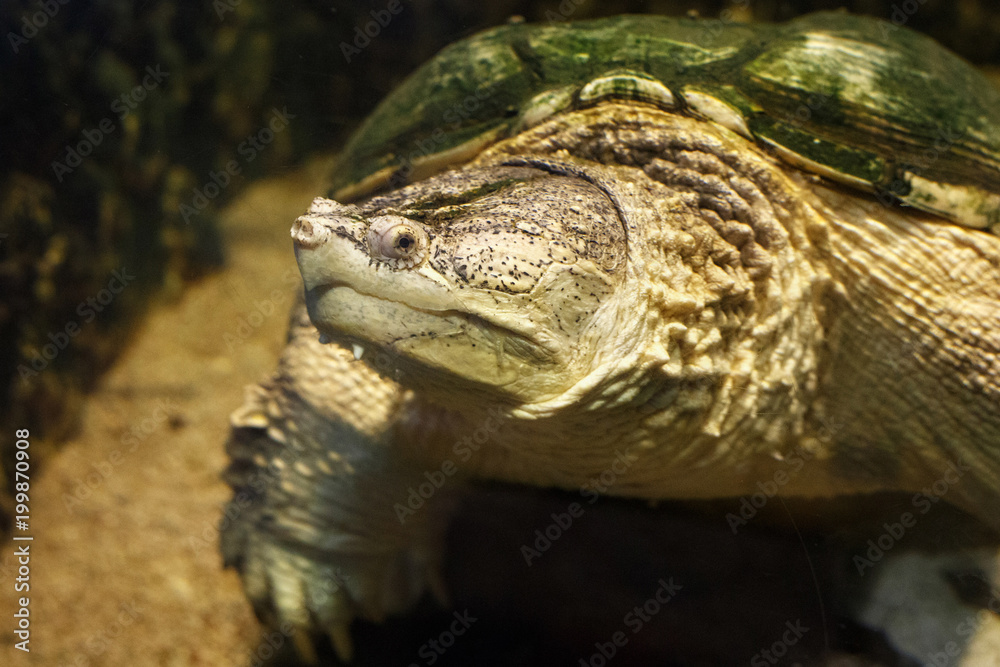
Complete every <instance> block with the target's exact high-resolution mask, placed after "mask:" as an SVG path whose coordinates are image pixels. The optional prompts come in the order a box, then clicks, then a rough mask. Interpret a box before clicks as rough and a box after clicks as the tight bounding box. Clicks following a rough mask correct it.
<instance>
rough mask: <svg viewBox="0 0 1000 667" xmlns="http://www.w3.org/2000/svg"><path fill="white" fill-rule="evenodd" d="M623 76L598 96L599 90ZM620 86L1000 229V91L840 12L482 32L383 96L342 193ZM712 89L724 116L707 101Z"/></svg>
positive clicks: (886, 193) (461, 151) (345, 169)
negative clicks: (768, 20)
mask: <svg viewBox="0 0 1000 667" xmlns="http://www.w3.org/2000/svg"><path fill="white" fill-rule="evenodd" d="M629 76H631V77H634V80H635V82H636V85H635V86H631V87H630V86H629V85H625V84H627V81H626V79H627V78H628V77H629ZM616 77H618V79H619V81H618V82H617V83H615V84H614V85H610V84H605V85H603V86H598V90H599V92H600V94H599V95H597V96H596V97H595V95H594V92H593V91H594V88H595V86H594V85H589V87H588V84H594V82H595V81H598V82H600V81H601V80H602V79H604V80H610V81H614V80H615V78H616ZM657 87H660V88H665V89H666V90H665V92H662V93H661V92H658V91H657ZM630 89H631V90H637V91H638V92H635V93H634V94H630V92H629V90H630ZM651 90H652V91H653V93H652V96H653V97H654V98H658V99H651V95H650V91H651ZM581 91H589V93H587V94H584V95H581ZM694 91H696V92H697V93H698V95H699V97H698V98H697V101H698V103H695V101H696V98H695V97H693V96H692V92H694ZM685 93H687V95H688V97H687V98H686V97H685ZM608 97H618V98H622V99H629V100H631V101H632V102H633V103H636V104H657V105H658V106H661V107H663V108H667V109H671V110H675V111H676V110H680V111H685V112H686V113H689V114H691V115H695V116H698V117H702V118H703V119H707V120H712V121H715V122H717V123H719V124H721V125H723V126H725V127H728V128H729V129H733V130H734V131H737V132H739V133H746V132H748V133H749V135H751V136H752V138H754V139H755V140H756V141H757V142H758V143H759V144H761V145H763V146H766V147H768V148H769V149H770V150H772V151H773V152H775V153H776V154H777V156H778V157H779V158H782V159H783V160H785V161H786V162H789V163H791V164H793V165H795V166H797V167H800V168H803V169H805V170H807V171H811V172H814V173H818V174H820V175H821V176H824V177H827V178H829V179H832V180H835V181H839V182H841V183H842V184H846V185H848V186H850V187H853V188H856V189H861V190H867V191H869V192H877V193H880V194H882V195H883V199H884V200H886V201H889V200H898V201H901V202H903V203H904V204H908V205H912V206H915V207H917V208H919V209H923V210H925V211H928V212H932V213H937V214H939V215H941V216H944V217H946V218H949V219H951V220H952V221H955V222H958V223H961V224H964V225H968V226H972V227H990V226H993V228H994V230H1000V186H998V185H997V184H998V183H1000V93H998V92H997V91H996V89H994V88H993V87H992V86H991V85H990V84H989V82H988V81H987V80H986V79H985V78H984V77H983V76H982V75H981V74H980V73H979V72H977V71H976V70H975V69H974V68H972V67H971V66H970V65H968V64H967V63H966V62H965V61H963V60H961V59H960V58H959V57H957V56H955V55H953V54H952V53H950V52H948V51H947V50H945V49H943V48H942V47H940V46H938V45H937V43H935V42H934V41H933V40H931V39H930V38H928V37H925V36H923V35H921V34H919V33H916V32H914V31H911V30H908V29H906V28H901V27H898V26H895V25H893V24H891V23H887V22H880V21H873V20H871V19H865V18H861V17H855V16H851V15H848V14H844V13H834V12H827V13H819V14H812V15H808V16H805V17H802V18H800V19H797V20H794V21H791V22H789V23H786V24H755V25H744V24H735V23H725V22H722V21H702V20H695V19H687V18H671V17H658V16H619V17H614V18H609V19H597V20H591V21H584V22H577V23H566V24H551V25H527V24H521V23H513V24H509V25H506V26H502V27H499V28H495V29H492V30H489V31H486V32H483V33H480V34H479V35H476V36H473V37H471V38H469V39H466V40H464V41H461V42H458V43H457V44H453V45H451V46H449V47H448V48H446V49H444V50H443V51H442V52H441V53H440V54H439V55H438V56H437V57H436V58H434V59H432V60H431V61H430V62H429V63H427V64H426V65H424V66H423V67H422V68H420V69H419V70H417V72H415V73H414V74H413V75H412V76H411V77H410V78H408V79H407V80H406V81H405V82H404V83H403V84H402V85H401V86H400V87H399V88H398V89H397V90H396V91H395V92H393V93H392V94H391V95H390V96H389V97H388V98H387V99H385V100H384V101H383V102H382V103H381V104H380V105H379V106H378V107H377V108H376V109H375V111H374V112H373V113H372V114H371V115H370V116H369V118H368V119H367V120H366V121H365V123H364V124H363V125H362V126H361V127H360V128H359V130H358V131H357V132H356V133H355V134H354V136H353V137H352V139H351V141H350V142H349V143H348V145H347V147H346V148H345V150H344V151H343V153H342V155H341V158H340V160H339V161H338V168H337V169H336V171H335V174H334V177H333V183H332V188H331V194H332V196H333V198H335V199H338V200H341V201H345V200H353V199H356V198H358V197H360V196H363V195H366V194H370V193H372V192H374V191H377V190H379V189H381V188H384V187H385V186H386V185H394V186H398V185H401V184H403V183H406V182H410V181H414V180H419V179H420V178H424V177H426V176H429V175H432V174H433V173H436V172H438V171H440V170H442V169H444V168H445V167H448V166H451V165H454V164H457V163H460V162H464V161H466V160H468V159H471V158H472V157H474V156H475V155H476V154H478V153H479V152H480V151H481V150H482V149H483V148H484V147H485V146H488V145H489V144H491V143H494V142H495V141H498V140H500V139H502V138H504V137H506V136H510V135H512V134H515V133H517V132H519V131H521V130H522V129H524V128H525V127H527V126H531V125H534V124H536V123H537V122H540V121H541V120H544V118H545V117H547V116H548V115H552V114H555V113H559V112H562V111H564V110H566V109H567V108H578V107H581V106H586V105H590V104H594V103H597V102H599V101H600V100H601V99H605V98H608ZM713 98H714V100H713ZM688 99H690V103H689V102H688V101H687V100H688ZM706 100H707V101H709V102H712V104H710V105H708V106H709V107H711V108H714V109H717V110H721V111H722V112H723V113H722V114H721V115H716V114H715V113H712V114H711V115H709V116H707V117H706V115H705V114H703V113H699V111H700V108H701V107H702V106H704V105H705V101H706ZM959 100H960V101H961V103H957V101H959ZM716 101H717V102H718V103H715V102H716Z"/></svg>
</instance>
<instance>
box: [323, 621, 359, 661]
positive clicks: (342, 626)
mask: <svg viewBox="0 0 1000 667" xmlns="http://www.w3.org/2000/svg"><path fill="white" fill-rule="evenodd" d="M327 634H329V635H330V643H331V644H333V650H334V651H336V652H337V657H338V658H339V659H340V661H341V662H343V663H350V662H351V660H352V659H353V658H354V642H353V641H352V640H351V624H350V623H347V622H343V621H338V622H335V623H332V624H330V626H329V627H327Z"/></svg>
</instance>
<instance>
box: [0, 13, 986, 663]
mask: <svg viewBox="0 0 1000 667" xmlns="http://www.w3.org/2000/svg"><path fill="white" fill-rule="evenodd" d="M843 4H847V5H848V7H849V8H850V9H851V10H852V11H857V12H866V13H868V14H870V15H873V16H875V17H877V18H879V19H881V20H882V21H883V22H884V24H885V25H886V26H887V28H886V29H887V30H892V29H893V28H892V27H889V26H893V27H895V26H905V27H906V28H913V29H916V30H921V31H924V32H927V33H928V34H930V35H931V36H933V37H934V38H935V39H938V40H940V41H942V42H943V43H944V44H946V45H947V46H948V47H949V48H952V49H954V50H956V51H957V52H959V53H960V54H961V55H963V56H964V57H966V58H968V59H970V60H971V61H972V62H973V63H974V64H975V65H976V66H977V67H980V68H982V69H983V71H985V72H986V73H987V74H988V75H990V76H991V77H992V80H993V81H996V82H998V84H1000V76H998V75H997V74H998V73H1000V9H998V8H996V7H994V6H993V5H992V3H987V2H981V3H976V2H967V3H948V2H935V1H934V0H925V1H923V2H917V1H916V0H914V1H913V2H896V3H893V2H857V3H853V4H851V3H822V2H785V3H776V2H762V1H761V2H755V1H753V0H738V1H736V2H697V3H696V2H688V3H684V2H638V1H632V2H626V1H621V2H607V3H598V2H583V1H582V0H581V1H577V0H563V1H562V2H555V1H552V2H528V1H514V0H510V1H504V2H499V3H492V4H487V3H472V2H466V1H465V0H450V1H444V0H413V1H409V0H388V1H385V2H383V1H382V0H373V1H372V2H319V1H316V2H291V3H279V2H273V1H272V2H267V1H264V0H212V1H211V2H204V3H177V2H166V1H154V2H147V3H130V2H115V1H105V2H99V1H95V2H76V1H75V0H69V1H68V2H61V1H59V0H45V1H42V2H39V1H38V0H31V1H25V2H5V3H4V4H3V6H2V7H0V25H2V26H3V28H4V29H3V31H2V32H3V38H4V44H3V46H2V47H0V89H2V91H3V95H2V96H0V98H2V99H0V121H2V123H3V127H4V128H5V130H4V133H3V135H4V136H3V138H2V139H0V152H2V157H3V160H2V163H0V165H2V166H0V292H2V298H0V340H2V342H3V343H4V344H3V345H2V346H0V347H2V349H0V374H2V377H3V381H4V390H3V391H4V393H3V396H2V398H0V424H2V425H3V433H4V436H3V438H0V455H2V456H3V459H2V465H0V469H2V470H3V471H4V473H5V478H6V481H7V482H8V486H7V487H6V488H5V489H4V491H3V496H2V498H0V515H2V517H3V519H4V521H5V526H4V530H5V531H6V532H4V533H3V534H2V542H3V546H2V547H0V590H2V591H3V592H2V593H0V618H2V619H4V620H3V621H0V637H3V639H4V643H3V646H2V647H0V656H2V658H0V663H2V664H5V665H7V664H9V665H59V666H62V665H222V664H225V665H256V664H261V663H263V664H298V662H297V661H298V659H299V658H298V657H297V655H296V653H295V650H294V647H293V641H292V639H291V637H290V635H289V634H287V633H283V632H281V631H280V629H278V630H275V629H273V628H271V629H269V628H266V627H265V626H263V625H261V624H260V622H259V620H258V618H257V617H256V616H255V614H254V610H253V608H252V607H251V605H250V603H249V602H248V601H247V597H246V595H245V593H244V590H243V588H242V585H241V581H240V578H239V576H238V574H237V573H236V571H234V570H233V569H226V568H224V567H223V564H222V556H221V555H220V550H219V535H220V525H224V524H225V522H226V521H227V518H226V516H225V511H226V507H227V503H229V501H230V499H231V497H232V489H230V487H229V486H228V485H227V484H226V483H225V482H224V481H223V478H222V476H223V472H224V470H225V468H226V466H227V464H228V457H227V454H226V451H225V443H226V440H227V437H228V435H229V421H228V420H229V414H230V413H231V412H232V411H233V410H235V409H236V408H237V407H238V406H239V405H240V404H241V402H242V400H243V396H244V387H245V386H247V385H251V384H253V383H256V382H260V381H261V380H263V379H264V378H266V377H268V376H269V375H270V374H271V373H272V372H273V371H274V369H275V364H276V360H277V358H278V355H279V353H280V351H281V349H282V347H283V345H284V342H285V331H286V328H287V324H288V315H289V312H290V311H291V308H292V305H293V301H294V299H295V298H296V297H295V295H296V293H297V292H300V291H301V290H302V284H301V279H300V278H299V275H298V269H297V267H296V263H295V257H294V254H293V251H292V244H291V241H290V239H289V231H288V230H289V227H290V225H291V222H292V221H293V220H294V219H295V218H296V216H298V215H300V214H301V213H302V212H303V211H304V210H305V209H306V207H307V206H308V205H309V202H310V201H311V200H312V199H313V198H314V197H315V196H317V195H320V194H323V193H325V192H326V189H327V186H328V183H329V180H330V170H331V168H332V165H333V158H334V156H335V154H336V152H337V150H338V149H339V148H341V147H342V146H343V144H344V142H345V141H346V140H347V137H348V136H349V134H350V132H351V131H352V130H353V129H354V128H356V127H357V125H358V124H359V123H360V122H361V120H362V119H363V118H364V117H365V116H366V115H367V114H368V113H369V112H370V111H371V110H372V108H374V106H375V105H376V104H377V102H378V101H379V100H380V99H381V98H382V97H384V96H385V95H386V94H387V93H388V92H389V91H390V90H392V89H393V88H394V87H395V86H396V85H398V84H399V83H400V82H402V81H403V79H404V78H405V76H406V75H407V74H408V73H409V72H411V71H412V70H413V69H414V68H416V67H417V66H418V65H419V64H420V63H421V62H423V61H425V60H426V59H428V58H430V57H431V56H433V55H434V54H435V53H436V52H437V51H438V50H440V48H442V47H443V46H445V45H446V44H448V43H450V42H452V41H454V40H457V39H460V38H463V37H466V36H468V35H470V34H473V33H474V32H476V31H478V30H481V29H485V28H487V27H492V26H496V25H501V24H503V23H504V22H505V21H507V20H508V19H509V18H510V17H511V16H521V17H523V18H524V19H525V20H527V21H532V22H551V23H558V22H563V21H573V20H582V19H586V18H593V17H597V16H608V15H613V14H616V13H620V12H635V13H662V14H670V15H682V14H684V13H686V12H691V11H694V12H697V13H698V14H699V15H701V16H704V17H708V18H718V19H719V20H720V21H723V22H727V23H729V22H736V21H744V20H746V21H750V20H786V19H788V18H791V17H793V16H797V15H799V14H802V13H805V12H808V11H813V10H819V9H831V8H836V7H840V6H842V5H843ZM998 307H1000V305H998ZM21 432H25V433H27V434H28V437H24V438H22V437H21V436H20V435H19V433H21ZM19 440H21V441H26V442H27V443H29V444H27V445H20V444H18V441H19ZM998 444H1000V443H998ZM19 451H27V452H29V453H30V456H29V455H27V454H26V455H24V456H20V455H19V454H18V452H19ZM19 462H20V463H22V464H24V465H21V466H20V467H19V466H18V463H19ZM25 462H27V463H25ZM25 465H27V467H26V468H25ZM16 472H22V473H23V474H25V475H27V476H28V477H29V479H28V480H27V481H28V482H29V484H28V486H25V487H18V486H16V485H17V484H18V483H19V482H24V481H25V480H24V478H16V477H15V473H16ZM19 493H26V494H27V497H23V496H18V494H19ZM579 495H580V494H578V493H576V492H565V491H554V490H541V489H528V488H520V487H516V486H509V485H502V484H499V483H496V484H488V485H485V486H484V487H483V489H482V491H481V493H479V494H478V495H477V496H475V497H474V498H472V499H470V500H469V501H468V502H467V503H466V504H465V505H463V507H462V508H461V511H460V513H459V514H458V516H457V517H456V519H455V521H454V524H453V526H452V530H451V532H450V534H449V549H448V553H449V558H448V561H447V562H446V564H445V580H446V583H447V585H448V588H449V592H450V599H449V601H448V605H447V606H444V607H443V606H441V605H440V604H439V603H437V602H436V601H434V600H433V599H431V598H430V597H426V598H425V599H423V600H422V601H421V602H420V603H419V605H418V606H417V607H416V608H415V610H414V611H413V612H412V613H410V614H408V615H404V616H400V617H398V618H392V619H390V620H389V621H387V622H386V623H385V624H375V623H369V622H362V621H359V622H356V623H355V625H354V628H353V631H354V644H355V657H356V664H360V665H373V666H374V665H378V666H382V665H411V664H416V665H432V664H433V665H498V666H499V665H581V664H582V665H593V666H595V667H598V666H600V665H605V664H608V665H612V664H613V665H725V664H733V665H736V664H751V665H762V664H768V665H776V664H781V665H792V664H801V665H843V666H845V667H846V666H848V665H897V664H898V665H907V664H935V665H937V664H940V665H957V664H962V665H967V666H968V665H973V664H983V665H989V664H1000V646H998V647H996V648H997V652H996V653H993V654H990V653H989V647H985V648H984V647H978V648H977V649H976V651H978V653H973V652H971V651H969V650H966V653H965V658H964V659H965V660H966V662H960V660H961V659H962V655H961V653H962V651H960V650H959V649H958V648H955V650H954V651H953V650H952V649H951V648H950V647H949V646H947V644H945V643H942V644H941V645H940V646H936V645H935V646H927V647H926V649H925V650H924V649H921V651H922V652H920V654H919V656H918V658H917V659H915V658H913V657H912V656H911V657H909V658H906V657H900V656H899V654H898V652H897V651H895V650H894V648H893V646H892V645H891V643H890V642H889V641H888V640H887V639H886V638H885V637H884V636H882V635H880V634H879V633H878V632H875V631H873V630H871V629H870V628H868V627H866V626H865V624H864V623H862V622H860V621H859V620H858V618H857V617H858V614H857V613H855V612H854V610H850V609H844V608H842V607H840V606H838V603H836V602H835V601H834V600H835V599H836V598H837V595H835V594H834V592H835V591H843V590H849V589H850V587H851V586H854V585H857V581H856V580H855V579H854V578H852V576H851V574H852V571H851V568H852V567H856V566H857V561H855V560H853V559H854V557H855V556H858V555H859V554H860V555H863V556H864V558H865V559H867V560H869V561H871V562H872V564H873V565H874V563H875V562H877V560H879V559H881V557H882V556H881V554H882V553H883V552H887V551H888V550H889V549H888V548H886V545H887V544H888V545H889V548H894V547H895V546H896V544H897V543H899V544H904V542H905V544H904V547H905V548H909V547H910V546H913V547H914V548H915V549H916V551H915V552H914V553H915V555H914V559H915V560H914V564H913V566H912V568H910V569H908V570H905V573H909V574H911V575H912V576H913V577H914V578H915V579H916V583H914V582H907V581H903V580H902V579H901V580H899V581H885V582H884V589H885V591H886V593H885V594H886V595H889V592H890V591H892V590H895V589H898V590H903V589H906V590H920V585H921V581H922V580H920V577H921V576H925V574H926V573H927V572H930V571H932V570H934V569H935V568H938V569H940V567H939V563H937V562H936V561H931V560H927V561H924V560H920V558H922V557H923V554H927V553H931V554H933V553H937V551H940V550H941V549H943V548H947V547H949V546H950V545H953V544H960V545H962V546H967V547H969V548H970V549H980V550H981V549H983V548H986V549H988V548H990V545H991V544H994V543H995V542H991V540H995V537H994V536H991V535H990V533H989V531H988V530H986V529H985V528H984V527H983V526H981V525H980V524H978V523H976V522H975V521H974V520H972V519H970V518H969V517H967V516H966V515H964V514H963V513H961V512H960V511H958V510H952V509H949V508H948V507H946V506H945V505H944V504H942V505H939V506H937V505H936V506H935V507H934V511H933V512H930V513H928V515H927V520H922V521H919V522H918V523H917V525H916V527H915V528H913V530H909V526H907V527H906V528H907V531H905V540H903V538H902V537H896V536H895V535H894V533H893V531H894V530H897V529H896V528H895V525H896V523H895V522H897V521H899V517H900V515H901V513H903V512H906V511H907V510H910V511H914V509H915V508H914V507H913V506H912V503H911V498H910V497H909V496H908V495H907V496H893V495H888V494H887V495H885V496H879V497H876V498H875V499H867V500H866V501H865V502H864V503H863V504H862V505H861V506H860V507H859V506H858V505H856V504H852V502H851V501H847V502H844V503H843V504H839V505H837V506H836V507H832V506H830V505H827V504H824V503H800V504H792V506H785V505H784V503H777V502H769V500H770V499H771V497H772V496H773V495H774V494H770V495H767V498H768V501H765V502H764V503H763V504H762V505H761V506H760V507H758V506H757V505H756V504H754V503H753V502H751V508H750V509H747V508H744V507H742V506H741V499H739V498H737V499H724V500H720V501H717V502H716V501H713V502H709V503H678V502H671V503H661V504H659V505H657V506H655V507H653V506H650V504H649V503H646V502H640V501H630V500H621V499H614V498H602V499H601V501H600V502H598V503H597V504H595V505H593V506H590V505H587V506H586V508H585V510H584V511H583V512H582V514H581V515H579V516H574V515H568V514H567V512H568V509H567V508H568V507H569V506H570V505H571V504H572V503H573V502H575V501H578V500H579ZM755 500H756V499H755ZM917 511H919V509H917ZM740 512H743V513H744V515H742V516H743V519H744V521H746V522H747V526H746V528H745V530H744V529H743V528H742V527H740V528H739V529H738V530H734V529H733V524H732V522H731V521H729V520H727V518H726V517H727V516H728V515H730V514H732V513H736V514H740ZM859 515H861V516H862V517H863V519H860V520H859V519H857V518H856V517H857V516H859ZM20 517H27V519H21V518H20ZM18 521H23V522H24V523H23V524H20V523H17V522H18ZM22 525H23V527H21V526H22ZM737 533H738V534H737ZM885 533H888V534H889V537H888V538H885V539H882V541H881V542H880V541H879V540H880V538H884V534H885ZM17 537H21V538H25V537H30V538H31V539H30V540H23V539H22V540H15V538H17ZM869 538H870V539H872V541H873V543H874V548H872V551H871V552H870V553H869V552H868V550H869V549H870V547H869V546H868V543H867V541H868V539H869ZM859 544H860V545H864V546H863V547H861V549H862V550H861V551H858V547H857V545H859ZM880 545H881V546H880ZM984 545H985V547H984ZM526 547H527V548H528V551H529V554H534V555H529V560H531V561H532V562H529V563H527V566H526V560H525V558H526V557H525V548H526ZM993 548H994V549H995V547H993ZM935 550H937V551H935ZM976 553H979V552H978V551H977V552H976ZM29 554H30V556H29ZM875 555H878V558H875V557H874V556H875ZM19 559H22V560H19ZM25 560H27V561H28V563H25ZM845 563H846V570H845ZM970 563H971V564H970ZM973 565H974V563H972V561H968V560H965V561H963V560H961V559H956V560H955V561H954V563H953V568H952V570H950V571H949V576H950V579H949V580H950V581H952V582H953V584H954V586H952V589H953V590H956V591H959V593H960V594H961V595H962V596H964V598H963V599H966V600H967V601H968V608H967V609H966V610H965V611H964V612H962V613H957V612H956V614H957V615H956V616H954V618H952V617H949V618H948V622H950V623H951V626H949V627H954V628H955V631H954V633H952V634H954V641H955V642H956V644H955V646H956V647H958V646H959V645H960V643H961V642H962V641H964V640H965V639H966V638H967V637H968V634H969V633H966V632H965V630H966V629H971V628H972V626H973V624H977V625H976V627H978V624H989V623H993V624H996V623H998V622H1000V621H998V619H1000V615H998V613H997V612H998V610H995V609H993V608H992V607H991V606H990V603H991V601H993V600H994V599H995V598H996V590H995V589H992V588H990V587H989V585H986V586H985V588H984V587H983V585H981V584H979V583H976V581H978V580H975V576H974V574H975V568H974V567H973ZM22 567H27V568H28V570H27V572H25V571H24V570H23V569H22ZM872 571H873V572H875V570H872ZM997 574H1000V573H997ZM900 576H903V575H900ZM927 576H930V575H927ZM970 577H971V579H970ZM873 579H874V576H873V577H871V578H869V579H867V580H865V584H867V583H868V582H870V581H872V580H873ZM970 581H971V582H972V583H969V582H970ZM994 581H996V580H994ZM952 589H948V590H952ZM944 594H945V588H941V587H937V588H935V587H933V586H928V587H927V590H926V598H927V600H928V604H929V605H933V604H934V599H935V598H934V596H937V595H944ZM25 600H27V602H24V601H25ZM890 607H891V605H890V604H889V603H887V606H886V608H890ZM25 609H27V610H28V612H24V610H25ZM984 610H985V615H980V612H982V611H984ZM898 613H899V615H900V617H901V618H902V616H904V614H903V613H902V611H899V612H898ZM461 619H465V620H464V622H461ZM471 619H475V620H471ZM456 622H458V623H459V624H458V625H455V623H456ZM907 622H908V621H906V620H905V619H904V620H900V621H899V624H900V626H901V627H904V628H906V630H907V631H911V634H912V635H914V636H917V637H919V635H920V632H921V630H920V628H919V627H916V625H915V624H914V625H913V626H912V627H911V626H908V625H907ZM914 623H915V622H914ZM459 629H461V632H458V630H459ZM18 632H20V634H18ZM904 634H905V633H904ZM934 636H935V637H937V636H938V635H934ZM935 641H936V640H935ZM914 645H915V646H919V642H916V643H915V644H914ZM26 649H29V650H26ZM316 650H317V651H318V653H317V655H318V657H319V660H320V663H321V664H336V663H335V662H334V661H335V660H336V658H335V654H334V651H333V647H332V646H331V645H330V644H329V643H328V642H327V641H326V640H325V639H321V640H320V641H319V643H318V645H317V647H316ZM970 655H974V656H979V657H977V658H975V659H976V660H982V662H977V663H973V662H970V661H969V660H971V659H972V658H969V656H970ZM991 655H992V656H995V660H994V661H993V662H990V659H991Z"/></svg>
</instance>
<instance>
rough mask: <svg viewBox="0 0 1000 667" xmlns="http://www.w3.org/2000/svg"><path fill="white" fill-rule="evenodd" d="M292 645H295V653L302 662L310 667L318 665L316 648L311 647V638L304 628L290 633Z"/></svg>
mask: <svg viewBox="0 0 1000 667" xmlns="http://www.w3.org/2000/svg"><path fill="white" fill-rule="evenodd" d="M292 643H293V644H294V645H295V652H296V653H297V654H298V656H299V658H300V659H301V660H302V662H305V663H308V664H310V665H316V664H319V656H317V655H316V647H315V646H313V641H312V637H311V636H310V635H309V631H308V630H306V629H305V628H295V630H293V631H292Z"/></svg>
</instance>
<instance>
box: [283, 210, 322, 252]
mask: <svg viewBox="0 0 1000 667" xmlns="http://www.w3.org/2000/svg"><path fill="white" fill-rule="evenodd" d="M327 237H328V234H327V230H326V227H325V226H324V225H318V224H315V223H313V222H312V221H310V220H309V219H307V218H304V217H302V218H297V219H296V220H295V222H294V223H292V239H294V241H295V245H297V246H300V247H302V248H315V247H316V246H319V245H322V244H323V243H324V242H325V241H326V239H327Z"/></svg>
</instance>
